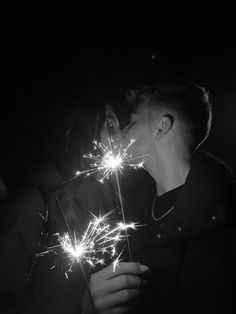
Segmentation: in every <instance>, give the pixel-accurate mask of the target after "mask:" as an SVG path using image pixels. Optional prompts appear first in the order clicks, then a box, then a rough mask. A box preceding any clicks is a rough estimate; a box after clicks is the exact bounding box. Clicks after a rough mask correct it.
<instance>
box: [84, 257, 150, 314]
mask: <svg viewBox="0 0 236 314" xmlns="http://www.w3.org/2000/svg"><path fill="white" fill-rule="evenodd" d="M147 271H149V268H148V267H147V266H145V265H140V264H139V263H133V262H129V263H123V262H120V263H119V265H118V266H117V268H116V270H115V272H114V270H113V265H112V264H110V265H109V266H107V267H106V268H103V269H102V270H100V271H98V272H97V273H94V274H92V275H91V277H90V280H89V289H90V292H91V295H92V297H93V301H94V306H95V308H96V310H97V312H98V313H101V314H102V313H110V311H114V309H115V310H116V313H125V312H126V311H128V310H129V309H130V308H131V303H130V301H132V300H134V299H135V298H137V297H138V296H139V295H140V291H141V288H142V287H143V285H145V284H146V281H145V280H143V279H142V278H141V275H142V274H144V273H145V272H147ZM89 302H90V300H89V297H88V295H87V294H86V292H85V294H84V298H83V310H82V313H83V314H86V313H87V309H88V307H89Z"/></svg>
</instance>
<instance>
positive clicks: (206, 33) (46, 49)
mask: <svg viewBox="0 0 236 314" xmlns="http://www.w3.org/2000/svg"><path fill="white" fill-rule="evenodd" d="M3 36H4V41H3V42H4V45H3V48H2V51H3V57H2V68H3V71H2V82H3V83H2V86H3V94H2V102H1V121H0V127H1V128H0V132H1V133H0V140H1V165H0V176H2V177H3V178H4V179H5V180H6V183H7V185H9V186H10V185H11V184H12V182H13V181H14V180H16V178H19V177H21V176H23V175H24V173H25V172H27V171H28V169H30V168H31V167H32V166H34V165H36V164H37V163H38V162H40V161H42V160H47V159H50V158H51V155H52V153H53V150H54V151H57V149H58V146H60V145H61V143H62V142H63V136H64V133H65V115H66V112H68V110H69V108H70V106H72V105H73V104H75V103H76V102H78V104H79V106H81V110H83V106H82V105H81V99H82V98H83V97H87V96H88V97H94V98H98V99H102V100H105V101H110V102H111V103H112V104H113V105H114V106H115V109H116V110H117V113H118V114H119V111H120V112H123V111H124V106H125V105H124V102H123V100H124V96H125V94H126V90H127V88H131V87H140V86H142V85H144V84H152V83H154V82H155V81H156V80H158V79H162V78H168V77H170V76H171V77H179V78H186V79H192V80H194V81H196V82H197V83H199V84H201V85H204V86H205V87H206V88H207V89H208V90H209V92H210V97H211V101H212V104H213V115H214V120H213V126H212V131H211V133H210V136H209V138H208V140H207V142H206V143H205V144H204V145H203V148H206V149H207V150H208V151H210V152H211V153H213V154H215V155H216V156H218V157H220V158H222V159H223V160H224V161H225V162H226V163H228V164H229V165H230V166H231V167H232V168H233V169H234V170H236V150H235V143H236V89H235V68H234V66H235V48H234V43H235V23H234V19H233V16H207V17H198V18H197V19H196V18H193V17H192V16H189V17H188V18H186V17H185V18H180V17H178V18H177V17H174V16H169V17H164V19H163V20H160V19H158V22H157V23H153V24H81V23H79V18H78V17H76V16H66V15H65V14H64V12H63V10H62V9H57V10H55V11H54V13H53V14H50V13H49V12H48V11H47V10H46V9H39V8H32V9H29V8H28V9H27V11H24V10H22V11H19V12H14V14H9V15H7V18H6V22H5V25H4V29H3ZM122 117H123V116H122Z"/></svg>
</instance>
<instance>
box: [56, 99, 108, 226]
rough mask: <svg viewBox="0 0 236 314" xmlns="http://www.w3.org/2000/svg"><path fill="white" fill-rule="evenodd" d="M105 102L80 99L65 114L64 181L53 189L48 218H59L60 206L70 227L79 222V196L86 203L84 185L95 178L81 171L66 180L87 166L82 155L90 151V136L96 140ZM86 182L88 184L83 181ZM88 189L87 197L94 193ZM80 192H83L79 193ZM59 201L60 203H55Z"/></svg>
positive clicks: (91, 147)
mask: <svg viewBox="0 0 236 314" xmlns="http://www.w3.org/2000/svg"><path fill="white" fill-rule="evenodd" d="M105 106H106V103H105V102H102V101H97V100H84V101H83V102H81V103H79V104H77V105H76V106H74V107H73V108H72V109H71V110H70V112H69V113H68V114H67V117H66V131H65V139H66V140H65V150H64V156H63V159H62V160H63V164H62V167H63V169H64V171H63V172H64V174H65V179H66V180H65V182H64V183H63V184H62V185H61V186H60V187H59V189H57V191H55V193H53V195H52V197H51V201H50V207H51V210H50V212H51V221H52V222H53V221H56V222H58V221H61V222H62V223H63V217H62V213H61V212H60V208H59V206H61V207H62V209H63V212H64V214H65V218H66V220H67V222H68V224H69V225H70V227H71V228H72V229H75V227H76V225H77V226H78V223H80V225H81V219H83V216H84V215H83V214H82V212H83V206H82V205H81V204H80V202H79V198H80V197H78V193H80V196H82V197H84V198H85V197H86V198H87V201H88V203H89V201H90V200H89V195H85V194H86V193H87V190H86V189H90V186H91V185H90V183H91V182H95V181H96V179H95V178H94V177H93V176H90V177H89V178H86V179H85V178H84V176H83V175H81V176H80V177H77V178H75V179H73V180H71V181H70V179H71V178H73V177H74V176H75V173H76V171H78V170H79V171H82V170H86V169H89V163H91V160H89V159H86V158H84V157H83V155H84V154H88V153H90V152H92V150H93V145H92V142H93V140H94V139H96V140H98V141H99V140H100V131H101V128H102V126H103V123H104V121H105ZM87 184H88V185H87ZM93 193H95V194H96V193H97V192H96V191H91V197H95V198H96V197H97V196H94V195H93ZM81 194H83V195H81ZM58 201H59V202H60V204H59V203H58Z"/></svg>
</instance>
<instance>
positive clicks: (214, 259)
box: [0, 152, 236, 314]
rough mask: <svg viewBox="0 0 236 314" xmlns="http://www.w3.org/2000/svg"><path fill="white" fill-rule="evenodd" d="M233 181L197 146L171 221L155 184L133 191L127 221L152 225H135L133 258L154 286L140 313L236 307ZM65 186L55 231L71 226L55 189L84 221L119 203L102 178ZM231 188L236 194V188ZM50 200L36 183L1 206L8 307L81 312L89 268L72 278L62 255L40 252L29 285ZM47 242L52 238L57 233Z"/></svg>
mask: <svg viewBox="0 0 236 314" xmlns="http://www.w3.org/2000/svg"><path fill="white" fill-rule="evenodd" d="M231 181H232V176H231V172H230V169H229V168H228V167H226V165H224V164H223V163H222V162H221V161H219V160H217V159H216V158H214V157H213V156H211V155H209V154H206V153H203V152H198V153H196V154H195V155H194V157H193V161H192V165H191V169H190V172H189V174H188V177H187V180H186V183H185V184H184V186H182V187H181V189H179V190H178V189H177V191H178V195H175V196H176V197H177V198H176V197H174V198H173V199H171V203H172V201H173V202H174V210H173V211H172V212H171V213H170V214H168V215H167V216H166V217H165V219H164V220H160V221H159V222H155V221H153V219H152V217H151V207H152V203H153V197H154V193H155V187H154V188H153V187H150V186H149V187H150V188H148V186H147V187H146V186H145V187H144V185H142V186H141V191H140V190H139V191H136V193H135V194H134V193H133V194H130V195H129V196H130V198H128V197H127V199H126V202H125V215H126V220H127V221H135V222H139V223H141V224H143V225H145V224H147V226H143V227H139V228H138V229H137V230H135V231H132V232H130V237H129V239H130V244H131V248H132V255H133V260H134V261H135V260H136V261H139V262H140V263H142V264H147V265H148V266H149V267H150V269H151V273H150V275H149V276H148V280H149V285H148V286H147V288H146V289H144V291H143V294H142V295H141V297H140V298H139V299H138V300H137V302H136V303H135V305H137V306H136V307H135V309H134V311H133V313H136V314H137V313H147V314H148V313H150V314H151V313H159V314H162V313H171V314H173V313H178V314H185V313H186V314H187V313H188V314H189V313H191V314H194V313H197V314H200V313H203V314H204V313H214V314H216V313H224V314H225V313H234V311H233V310H232V309H230V307H231V301H232V300H234V298H235V295H233V294H232V293H233V292H232V291H233V290H231V284H232V283H233V280H232V279H233V273H232V270H233V269H234V267H235V264H236V259H235V255H234V250H233V249H232V248H234V246H235V245H234V240H235V225H234V221H235V211H234V210H233V207H232V206H231V207H230V196H229V190H230V189H231V188H232V185H231ZM123 190H124V189H123ZM123 192H124V194H125V191H123ZM172 192H173V191H172ZM66 193H67V191H66V190H65V191H64V190H63V189H62V190H59V191H58V193H57V194H56V195H53V196H52V198H51V202H50V207H49V227H50V228H49V229H50V230H49V233H50V234H52V233H53V232H60V233H61V232H63V231H66V229H65V225H64V223H63V221H61V220H60V219H59V220H58V219H57V218H58V216H57V214H58V212H57V204H56V200H55V196H58V197H59V199H60V200H61V203H62V206H63V208H64V209H65V210H66V206H65V205H66V204H65V203H64V201H63V200H64V199H69V197H72V198H73V201H74V203H75V204H76V205H77V208H78V217H79V218H80V223H79V225H80V226H83V225H84V224H86V221H87V219H88V211H89V210H91V211H94V212H95V213H96V214H97V213H98V212H99V211H103V212H106V211H110V210H111V209H113V208H114V207H115V206H114V200H113V199H112V193H111V190H110V188H109V187H108V185H107V184H100V183H97V182H96V180H94V179H93V178H92V177H91V178H88V179H84V180H82V184H79V183H78V184H77V185H76V186H75V187H74V190H73V195H71V194H70V193H69V194H68V195H67V194H66ZM170 194H171V193H170ZM170 194H167V195H168V198H169V195H170ZM230 195H231V196H233V197H235V195H236V193H235V192H234V193H231V194H230ZM126 196H127V195H126ZM164 198H165V196H164ZM232 203H233V204H234V201H232ZM166 205H168V206H169V205H171V206H172V204H166ZM44 206H45V205H44V201H43V198H42V196H41V193H40V192H39V191H38V190H37V189H24V190H21V191H18V193H16V194H15V195H13V196H12V197H11V199H9V201H8V202H6V203H5V204H4V208H3V209H2V213H8V215H6V217H5V219H4V220H2V221H3V223H2V226H1V233H2V235H1V239H0V247H1V259H0V307H1V313H34V314H37V313H43V314H45V313H46V314H47V313H50V314H53V313H55V314H60V313H61V314H72V313H76V314H79V313H80V307H81V300H82V295H83V292H84V282H83V278H82V275H81V273H80V271H79V269H78V268H76V267H75V268H74V269H73V272H72V273H71V274H69V275H68V279H66V278H65V274H64V270H63V267H62V266H63V264H61V260H58V259H57V260H56V267H55V268H53V269H51V268H52V266H53V265H54V261H55V260H54V256H53V255H50V254H49V255H46V256H44V257H40V258H38V259H37V262H36V264H35V267H34V270H33V274H32V281H31V285H30V287H29V288H26V281H27V275H28V273H29V270H30V268H31V265H32V259H33V256H34V254H35V253H36V252H37V251H38V244H39V240H40V238H41V237H40V234H41V230H42V225H43V220H42V218H41V217H40V215H39V212H40V213H42V214H45V208H44ZM168 206H167V207H168ZM164 207H165V206H163V211H166V210H167V208H164ZM54 214H55V215H54ZM2 216H3V214H2ZM69 218H70V217H69ZM72 218H73V217H72ZM72 220H73V219H72ZM157 235H158V236H157ZM48 241H49V242H48V244H50V243H52V242H53V237H49V238H48Z"/></svg>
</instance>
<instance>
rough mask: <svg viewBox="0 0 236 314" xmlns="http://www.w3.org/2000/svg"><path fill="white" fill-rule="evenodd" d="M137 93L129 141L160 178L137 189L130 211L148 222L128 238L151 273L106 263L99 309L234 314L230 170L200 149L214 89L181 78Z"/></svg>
mask: <svg viewBox="0 0 236 314" xmlns="http://www.w3.org/2000/svg"><path fill="white" fill-rule="evenodd" d="M133 99H134V100H135V103H136V110H135V111H134V112H133V113H132V115H131V121H130V123H129V124H128V125H127V127H126V128H125V129H124V131H123V141H124V145H126V144H127V143H128V142H129V141H130V139H131V138H135V139H136V141H135V143H134V144H133V146H132V154H133V157H139V156H140V160H141V159H144V168H145V170H146V171H147V172H148V173H149V174H150V176H151V177H152V178H153V179H154V180H153V183H154V184H153V185H152V186H148V187H146V186H145V185H144V184H142V186H139V187H137V189H136V190H133V191H132V192H133V193H132V195H130V197H129V198H128V199H127V203H126V204H127V206H126V216H127V218H128V219H132V220H134V221H138V222H141V223H143V224H144V225H146V227H142V228H139V229H138V230H136V231H135V232H134V233H133V234H132V235H131V236H130V243H131V247H132V250H133V260H134V261H138V262H140V263H141V264H143V265H147V266H148V267H149V269H150V273H149V276H145V277H146V278H145V277H144V276H143V275H141V276H140V273H138V272H137V270H135V269H134V263H121V264H120V269H119V270H118V272H117V273H116V274H112V273H111V269H109V268H106V269H104V270H102V271H100V272H98V273H97V274H94V275H92V276H91V279H90V286H91V291H92V294H93V297H94V303H95V305H96V306H97V309H98V310H99V313H126V312H130V311H132V313H171V314H173V313H181V314H184V313H197V314H200V313H233V304H232V300H233V295H232V287H233V273H232V269H233V267H231V266H233V258H235V256H234V253H233V250H232V247H233V245H232V244H230V243H232V241H233V238H232V237H233V235H234V231H233V230H235V229H234V226H233V218H232V217H233V216H234V215H235V214H234V213H233V210H232V208H230V206H231V205H230V197H231V196H230V191H231V189H232V174H231V170H230V169H229V168H228V167H227V166H226V165H225V164H224V163H223V162H222V161H221V160H219V159H217V158H215V157H213V156H212V155H210V154H208V153H206V152H203V151H199V150H198V147H199V146H200V144H201V143H202V142H203V141H204V140H205V139H206V138H207V136H208V133H209V130H210V126H211V118H212V114H211V105H210V103H209V100H208V95H207V93H206V91H205V89H204V88H201V87H199V86H197V85H196V84H193V83H190V82H182V81H181V82H180V81H178V82H171V83H162V84H158V85H157V86H156V87H155V89H154V90H149V91H146V92H145V93H140V94H136V95H135V97H133ZM143 155H147V156H146V157H144V158H143V157H141V156H143ZM230 241H231V242H230ZM129 267H130V270H129V269H127V268H129ZM109 274H110V275H109ZM144 280H147V284H145V285H143V284H144V283H146V282H145V281H144ZM98 287H99V289H98ZM137 296H139V297H138V298H137Z"/></svg>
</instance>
